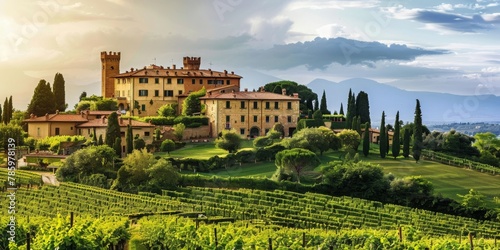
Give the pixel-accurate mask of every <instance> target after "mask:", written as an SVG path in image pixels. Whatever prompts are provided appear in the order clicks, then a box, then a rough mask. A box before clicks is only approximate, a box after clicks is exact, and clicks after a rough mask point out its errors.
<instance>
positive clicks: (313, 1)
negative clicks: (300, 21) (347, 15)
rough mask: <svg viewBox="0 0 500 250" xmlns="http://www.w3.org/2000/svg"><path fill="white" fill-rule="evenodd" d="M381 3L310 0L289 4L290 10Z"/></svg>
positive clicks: (378, 2)
mask: <svg viewBox="0 0 500 250" xmlns="http://www.w3.org/2000/svg"><path fill="white" fill-rule="evenodd" d="M379 4H380V1H379V0H365V1H360V0H333V1H320V0H309V1H297V2H294V3H292V4H290V5H289V6H288V9H289V10H297V9H312V10H321V9H339V10H343V9H347V8H373V7H377V6H378V5H379Z"/></svg>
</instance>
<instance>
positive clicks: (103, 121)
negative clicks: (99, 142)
mask: <svg viewBox="0 0 500 250" xmlns="http://www.w3.org/2000/svg"><path fill="white" fill-rule="evenodd" d="M101 123H102V124H106V116H105V115H103V116H102V118H101Z"/></svg>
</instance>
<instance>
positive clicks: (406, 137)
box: [403, 128, 410, 158]
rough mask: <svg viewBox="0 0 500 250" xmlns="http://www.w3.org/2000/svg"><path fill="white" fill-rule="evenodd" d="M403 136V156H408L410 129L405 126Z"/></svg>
mask: <svg viewBox="0 0 500 250" xmlns="http://www.w3.org/2000/svg"><path fill="white" fill-rule="evenodd" d="M404 133H405V134H404V137H403V157H404V158H408V156H410V130H409V129H407V128H405V131H404Z"/></svg>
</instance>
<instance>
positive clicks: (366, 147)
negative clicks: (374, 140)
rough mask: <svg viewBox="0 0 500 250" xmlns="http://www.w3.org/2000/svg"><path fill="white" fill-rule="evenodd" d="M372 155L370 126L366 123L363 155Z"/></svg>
mask: <svg viewBox="0 0 500 250" xmlns="http://www.w3.org/2000/svg"><path fill="white" fill-rule="evenodd" d="M369 153H370V124H368V122H367V123H365V133H364V134H363V154H364V155H365V156H368V154H369Z"/></svg>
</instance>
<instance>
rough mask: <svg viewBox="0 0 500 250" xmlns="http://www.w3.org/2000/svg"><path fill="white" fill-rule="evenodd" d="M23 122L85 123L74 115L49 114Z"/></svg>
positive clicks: (83, 118) (78, 116) (82, 118)
mask: <svg viewBox="0 0 500 250" xmlns="http://www.w3.org/2000/svg"><path fill="white" fill-rule="evenodd" d="M24 121H25V122H77V123H78V122H87V121H88V120H87V119H86V118H85V117H83V116H82V115H74V114H50V115H44V116H40V117H34V118H29V119H25V120H24Z"/></svg>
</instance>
